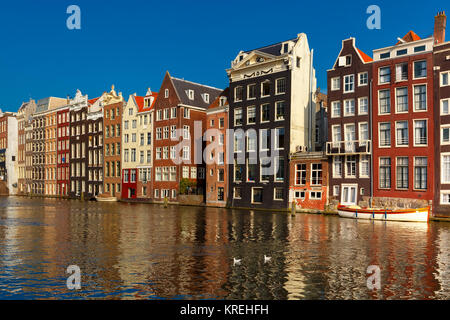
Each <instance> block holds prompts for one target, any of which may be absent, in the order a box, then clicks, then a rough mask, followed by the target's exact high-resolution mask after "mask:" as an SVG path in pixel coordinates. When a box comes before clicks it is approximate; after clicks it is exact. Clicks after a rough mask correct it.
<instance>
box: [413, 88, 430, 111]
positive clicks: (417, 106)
mask: <svg viewBox="0 0 450 320" xmlns="http://www.w3.org/2000/svg"><path fill="white" fill-rule="evenodd" d="M424 110H427V86H426V85H424V84H421V85H417V86H414V111H424Z"/></svg>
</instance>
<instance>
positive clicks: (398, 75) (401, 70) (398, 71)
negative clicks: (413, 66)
mask: <svg viewBox="0 0 450 320" xmlns="http://www.w3.org/2000/svg"><path fill="white" fill-rule="evenodd" d="M405 80H408V63H400V64H397V65H396V66H395V81H396V82H399V81H405Z"/></svg>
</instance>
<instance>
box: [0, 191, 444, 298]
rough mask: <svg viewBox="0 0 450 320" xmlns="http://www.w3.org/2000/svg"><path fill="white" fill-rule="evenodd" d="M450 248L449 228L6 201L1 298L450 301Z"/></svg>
mask: <svg viewBox="0 0 450 320" xmlns="http://www.w3.org/2000/svg"><path fill="white" fill-rule="evenodd" d="M449 240H450V226H449V225H448V224H444V223H431V224H429V225H427V224H422V223H401V222H389V223H385V222H382V221H376V222H371V221H356V220H350V219H341V218H338V217H329V216H321V215H297V216H296V217H291V216H289V215H286V214H282V213H270V212H259V211H250V212H248V211H242V210H227V209H220V208H195V207H175V206H171V207H169V208H163V207H162V206H157V205H145V204H122V203H96V202H89V203H85V202H80V201H68V200H51V199H28V198H14V197H10V198H0V298H3V299H9V298H14V299H18V298H19V299H20V298H25V299H31V298H33V299H40V298H46V299H48V298H57V299H64V298H70V299H75V298H94V299H153V298H170V299H177V298H183V299H435V298H437V299H448V298H449V296H450V276H449V274H448V270H449V263H450V259H449V257H450V256H449V254H450V252H449V249H448V244H449ZM264 255H268V256H271V257H272V259H271V261H270V262H268V263H264V258H263V257H264ZM233 257H236V258H240V259H242V263H241V265H237V266H233ZM72 264H76V265H78V266H79V267H80V268H81V270H82V289H81V290H78V291H70V290H68V289H67V288H66V286H65V284H66V279H67V277H68V274H66V273H65V270H66V268H67V266H69V265H72ZM369 265H378V266H379V267H380V269H381V290H379V291H369V290H368V289H367V286H366V280H367V275H366V269H367V267H368V266H369Z"/></svg>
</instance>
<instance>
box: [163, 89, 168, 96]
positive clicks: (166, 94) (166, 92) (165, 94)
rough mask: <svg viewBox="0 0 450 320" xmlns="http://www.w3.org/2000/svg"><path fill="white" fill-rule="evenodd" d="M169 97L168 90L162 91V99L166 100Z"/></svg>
mask: <svg viewBox="0 0 450 320" xmlns="http://www.w3.org/2000/svg"><path fill="white" fill-rule="evenodd" d="M168 97H169V89H165V90H164V98H168Z"/></svg>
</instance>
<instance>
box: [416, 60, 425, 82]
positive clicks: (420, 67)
mask: <svg viewBox="0 0 450 320" xmlns="http://www.w3.org/2000/svg"><path fill="white" fill-rule="evenodd" d="M426 76H427V62H426V60H423V61H415V62H414V79H417V78H425V77H426Z"/></svg>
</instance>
